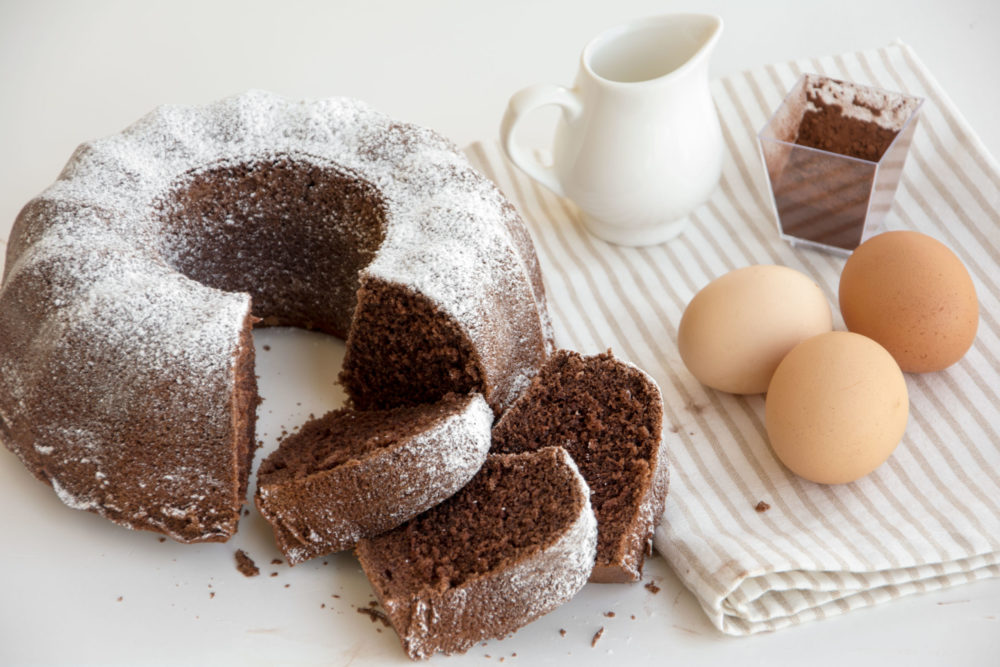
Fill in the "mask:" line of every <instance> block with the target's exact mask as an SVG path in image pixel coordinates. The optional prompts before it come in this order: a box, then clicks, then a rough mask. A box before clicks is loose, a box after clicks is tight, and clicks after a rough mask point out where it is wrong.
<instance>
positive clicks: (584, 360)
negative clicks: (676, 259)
mask: <svg viewBox="0 0 1000 667" xmlns="http://www.w3.org/2000/svg"><path fill="white" fill-rule="evenodd" d="M662 426H663V401H662V399H661V397H660V389H659V387H657V386H656V382H655V381H653V379H652V378H651V377H649V376H648V375H647V374H646V373H644V372H643V371H641V370H639V369H638V368H636V367H635V366H633V365H632V364H629V363H626V362H624V361H621V360H619V359H615V358H614V357H613V356H612V355H611V352H610V351H608V352H606V353H604V354H600V355H596V356H592V357H584V356H581V355H580V354H577V353H576V352H572V351H569V350H559V351H558V352H556V353H555V354H554V355H552V357H551V358H550V359H549V361H547V362H546V364H545V365H544V366H543V367H542V370H541V372H540V373H539V374H538V376H537V377H536V378H535V379H534V381H533V382H532V383H531V386H530V387H529V388H528V390H527V391H526V392H525V394H524V395H523V396H522V397H521V398H520V399H519V400H518V401H517V402H516V403H515V404H514V406H513V407H512V408H511V409H510V410H508V411H507V412H506V413H505V414H504V415H503V417H501V418H500V420H499V421H498V422H497V425H496V427H495V428H494V429H493V446H492V450H491V451H493V452H499V453H509V452H524V451H531V450H535V449H538V448H541V447H547V446H550V445H560V446H562V447H565V448H566V449H567V450H568V451H569V454H570V456H572V457H573V460H574V461H576V464H577V465H578V466H579V467H580V472H581V473H582V474H583V477H584V479H586V480H587V484H589V485H590V494H591V495H590V502H591V503H593V505H594V512H595V513H596V514H597V530H598V536H597V562H596V564H595V565H594V571H593V573H592V574H591V576H590V580H591V581H595V582H605V583H614V582H625V581H637V580H638V579H640V578H641V577H642V564H643V561H644V559H645V556H646V555H647V554H648V553H650V552H651V549H652V539H653V530H654V529H655V528H656V526H657V524H658V523H659V521H660V517H661V515H662V514H663V507H664V504H665V502H666V496H667V461H666V456H665V452H664V451H663V448H662V432H661V431H662Z"/></svg>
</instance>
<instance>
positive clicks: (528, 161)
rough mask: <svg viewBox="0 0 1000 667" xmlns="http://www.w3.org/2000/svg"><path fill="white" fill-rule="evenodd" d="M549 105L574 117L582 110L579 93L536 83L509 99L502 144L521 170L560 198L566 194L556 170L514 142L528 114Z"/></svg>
mask: <svg viewBox="0 0 1000 667" xmlns="http://www.w3.org/2000/svg"><path fill="white" fill-rule="evenodd" d="M548 104H555V105H557V106H560V107H562V110H563V113H564V114H566V116H568V120H572V119H574V118H576V117H578V116H579V115H580V113H581V112H582V111H583V103H582V101H581V100H580V96H579V95H577V94H576V92H574V91H572V90H570V89H569V88H564V87H562V86H555V85H552V84H550V83H536V84H535V85H533V86H528V87H527V88H524V89H523V90H520V91H518V92H517V93H515V94H514V96H513V97H511V98H510V103H509V104H507V111H506V112H505V113H504V115H503V121H501V123H500V145H501V147H502V148H503V152H504V153H506V154H507V158H508V159H510V161H511V162H513V163H514V164H515V165H516V166H517V167H518V168H519V169H520V170H521V171H523V172H524V173H526V174H527V175H528V176H530V177H531V178H533V179H535V180H536V181H538V182H539V183H541V184H542V185H544V186H545V187H547V188H548V189H549V190H552V192H554V193H556V194H557V195H559V196H560V197H565V196H566V193H565V192H564V191H563V188H562V185H561V184H560V183H559V179H558V178H557V177H556V172H555V169H553V168H552V167H549V166H546V165H544V164H542V163H541V162H539V161H538V160H536V159H535V158H534V157H532V156H531V154H530V153H529V152H528V151H526V150H524V149H523V148H521V147H520V146H518V145H517V143H516V142H515V141H514V130H515V129H516V128H517V124H518V123H520V122H521V120H522V119H523V118H524V117H525V116H526V115H528V113H530V112H532V111H534V110H535V109H538V108H539V107H543V106H546V105H548Z"/></svg>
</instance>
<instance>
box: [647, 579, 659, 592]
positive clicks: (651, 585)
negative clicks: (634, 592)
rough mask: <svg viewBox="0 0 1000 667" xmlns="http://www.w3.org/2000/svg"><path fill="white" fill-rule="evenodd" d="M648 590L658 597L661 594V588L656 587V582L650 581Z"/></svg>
mask: <svg viewBox="0 0 1000 667" xmlns="http://www.w3.org/2000/svg"><path fill="white" fill-rule="evenodd" d="M646 590H647V591H649V592H650V593H652V594H653V595H656V594H657V593H659V592H660V587H659V586H657V585H656V582H655V581H650V582H649V583H647V584H646Z"/></svg>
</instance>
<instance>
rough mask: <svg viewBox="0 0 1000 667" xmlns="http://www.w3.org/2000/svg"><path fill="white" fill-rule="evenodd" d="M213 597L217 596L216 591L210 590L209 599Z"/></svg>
mask: <svg viewBox="0 0 1000 667" xmlns="http://www.w3.org/2000/svg"><path fill="white" fill-rule="evenodd" d="M213 598H215V591H209V592H208V599H209V600H211V599H213Z"/></svg>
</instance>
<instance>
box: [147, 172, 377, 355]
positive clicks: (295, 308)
mask: <svg viewBox="0 0 1000 667" xmlns="http://www.w3.org/2000/svg"><path fill="white" fill-rule="evenodd" d="M169 193H170V194H168V195H166V196H165V197H163V198H162V199H160V200H158V201H157V202H155V205H154V208H155V210H157V211H158V212H159V215H160V217H161V221H162V223H163V224H162V229H163V233H162V242H161V246H160V248H159V250H160V252H161V254H162V256H163V258H164V259H165V260H166V262H167V263H168V264H169V265H170V266H171V267H172V268H174V269H175V270H177V271H179V272H180V273H182V274H184V275H185V276H187V277H189V278H192V279H194V280H197V281H198V282H201V283H202V284H205V285H208V286H210V287H216V288H218V289H222V290H226V291H230V292H247V293H249V294H250V295H251V297H252V299H253V314H254V316H256V317H258V318H261V320H262V321H261V322H260V323H259V324H260V325H265V326H276V325H277V326H282V325H284V326H294V327H303V328H306V329H318V330H320V331H324V332H326V333H330V334H333V335H335V336H338V337H340V338H345V337H346V336H347V333H348V331H349V330H350V324H351V316H352V314H353V312H354V306H355V303H356V293H357V291H358V286H359V280H358V272H359V271H361V269H363V268H364V267H365V266H367V265H368V264H369V263H371V261H372V259H374V257H375V252H376V251H377V250H378V248H379V246H380V245H381V243H382V240H383V238H384V236H385V210H384V206H383V202H382V198H381V195H380V194H379V193H378V191H377V190H376V189H375V188H374V187H373V186H371V185H370V184H368V183H366V182H364V181H361V180H359V179H358V178H357V177H356V176H353V175H345V174H342V173H340V172H339V171H337V170H336V169H335V168H333V167H332V166H331V167H328V168H323V167H318V166H316V165H315V158H312V157H310V158H309V161H308V162H306V161H304V160H296V158H295V157H294V156H278V157H276V158H271V159H269V160H263V159H257V160H256V161H249V162H239V163H232V162H224V163H217V164H214V165H210V166H208V167H204V168H201V169H199V170H197V171H194V172H191V173H188V174H186V175H185V176H184V177H183V178H181V179H180V180H179V181H178V182H177V183H176V184H175V186H174V187H172V188H170V189H169Z"/></svg>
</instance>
